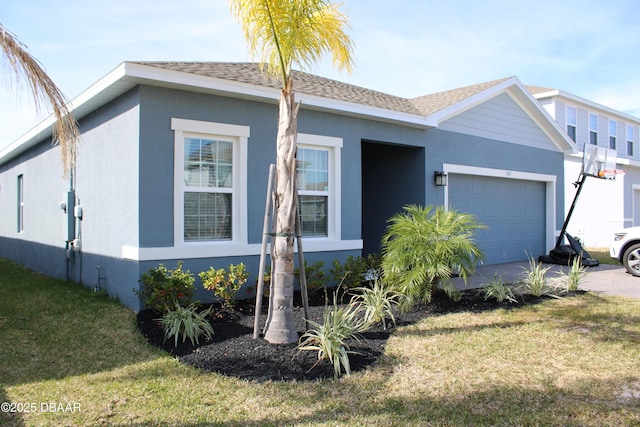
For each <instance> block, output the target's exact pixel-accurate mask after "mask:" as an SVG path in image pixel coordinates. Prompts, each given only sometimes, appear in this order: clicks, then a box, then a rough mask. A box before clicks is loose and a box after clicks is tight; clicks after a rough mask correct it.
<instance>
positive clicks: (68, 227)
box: [63, 190, 76, 242]
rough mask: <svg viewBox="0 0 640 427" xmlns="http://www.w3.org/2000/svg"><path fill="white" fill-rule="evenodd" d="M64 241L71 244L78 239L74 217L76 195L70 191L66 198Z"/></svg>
mask: <svg viewBox="0 0 640 427" xmlns="http://www.w3.org/2000/svg"><path fill="white" fill-rule="evenodd" d="M64 204H65V208H66V209H63V211H64V240H65V242H70V241H72V240H73V239H75V238H76V217H75V216H74V211H75V205H76V193H75V191H73V190H69V191H68V192H67V193H66V194H65V198H64Z"/></svg>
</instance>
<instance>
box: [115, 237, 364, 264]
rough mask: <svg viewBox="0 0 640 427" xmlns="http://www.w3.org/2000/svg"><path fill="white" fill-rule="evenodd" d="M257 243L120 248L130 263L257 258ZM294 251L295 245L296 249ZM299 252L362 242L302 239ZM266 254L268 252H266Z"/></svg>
mask: <svg viewBox="0 0 640 427" xmlns="http://www.w3.org/2000/svg"><path fill="white" fill-rule="evenodd" d="M260 247H261V245H260V244H259V243H254V244H239V243H233V242H216V243H211V244H203V243H198V244H187V245H184V246H169V247H160V248H138V247H135V246H123V247H122V258H124V259H127V260H131V261H162V260H170V259H180V260H185V259H194V258H217V257H233V256H258V255H260ZM295 247H296V248H297V245H296V246H295ZM302 249H303V250H304V252H305V253H308V252H329V251H347V250H360V249H362V240H331V239H318V238H309V239H303V240H302ZM267 251H268V252H269V249H267Z"/></svg>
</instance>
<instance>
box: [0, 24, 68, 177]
mask: <svg viewBox="0 0 640 427" xmlns="http://www.w3.org/2000/svg"><path fill="white" fill-rule="evenodd" d="M0 47H2V60H3V62H4V63H5V64H7V65H8V67H9V68H10V71H11V72H12V73H13V76H14V77H15V79H16V81H17V83H18V84H19V83H21V82H22V81H26V83H27V85H28V87H29V90H30V91H31V94H32V95H33V97H34V100H35V106H36V109H40V106H41V103H42V102H45V103H47V104H49V105H50V106H51V109H52V111H53V115H54V116H55V118H56V124H55V128H54V131H53V141H54V143H59V144H60V151H61V156H62V164H63V168H64V175H65V176H66V175H67V173H69V172H70V171H71V169H72V168H73V165H74V163H75V152H76V143H77V141H78V138H79V135H80V132H79V131H78V127H77V124H76V121H75V120H74V119H73V117H72V115H71V114H70V112H69V110H68V109H67V99H66V98H65V96H64V95H63V94H62V92H61V91H60V89H58V87H57V86H56V85H55V83H53V81H52V80H51V78H50V77H49V76H48V75H47V73H46V72H45V71H44V70H43V69H42V67H41V66H40V64H39V63H38V61H37V60H36V59H35V58H34V57H33V56H31V55H30V54H29V52H27V47H26V46H25V45H24V44H23V43H21V42H20V41H19V40H18V39H17V38H16V37H15V36H14V35H13V34H12V33H10V32H9V31H7V30H6V29H5V27H4V25H2V24H0Z"/></svg>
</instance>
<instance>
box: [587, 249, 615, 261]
mask: <svg viewBox="0 0 640 427" xmlns="http://www.w3.org/2000/svg"><path fill="white" fill-rule="evenodd" d="M587 252H589V255H591V258H593V259H597V260H598V261H600V264H610V265H620V262H619V261H617V260H615V259H613V258H611V256H610V255H609V248H588V249H587Z"/></svg>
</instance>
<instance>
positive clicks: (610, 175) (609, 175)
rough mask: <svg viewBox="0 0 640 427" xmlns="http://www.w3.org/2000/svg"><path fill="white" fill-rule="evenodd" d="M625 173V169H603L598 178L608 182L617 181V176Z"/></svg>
mask: <svg viewBox="0 0 640 427" xmlns="http://www.w3.org/2000/svg"><path fill="white" fill-rule="evenodd" d="M625 173H626V172H625V171H624V170H623V169H603V170H601V171H600V172H598V177H599V178H604V179H608V180H615V179H616V175H624V174H625Z"/></svg>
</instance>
